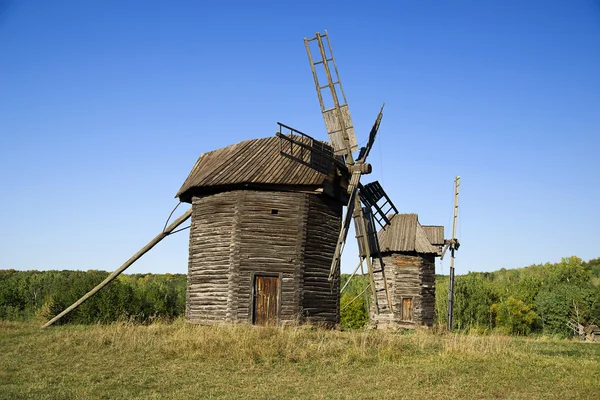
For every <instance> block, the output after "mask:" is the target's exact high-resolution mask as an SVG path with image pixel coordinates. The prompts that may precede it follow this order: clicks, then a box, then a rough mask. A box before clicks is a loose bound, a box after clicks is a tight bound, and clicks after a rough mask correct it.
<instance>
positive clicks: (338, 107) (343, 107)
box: [304, 31, 358, 156]
mask: <svg viewBox="0 0 600 400" xmlns="http://www.w3.org/2000/svg"><path fill="white" fill-rule="evenodd" d="M323 39H325V41H326V42H327V47H325V44H324V40H323ZM312 41H316V43H317V45H318V52H317V54H315V55H314V57H313V52H312V51H311V48H310V43H311V42H312ZM304 45H305V46H306V52H307V53H308V59H309V61H310V68H311V70H312V73H313V78H314V80H315V87H316V89H317V95H318V97H319V105H320V106H321V112H322V113H323V119H324V120H325V128H326V129H327V134H328V135H329V140H330V141H331V144H332V145H333V149H334V151H335V155H336V156H339V155H348V154H349V153H352V152H354V151H356V150H358V144H357V142H356V134H355V133H354V125H353V124H352V118H351V117H350V110H349V109H348V102H347V101H346V95H345V94H344V88H343V87H342V81H341V80H340V76H339V74H338V70H337V65H336V64H335V59H334V58H333V51H332V49H331V43H330V42H329V35H328V34H327V31H325V33H324V34H321V33H318V32H317V34H316V36H315V37H314V38H311V39H306V38H305V39H304ZM327 50H329V52H328V51H327ZM321 68H322V69H321ZM318 70H319V71H321V72H322V73H321V74H320V73H319V72H318ZM332 72H334V73H335V77H336V78H337V79H336V80H334V78H333V77H332ZM323 74H324V75H325V77H324V79H325V80H326V81H327V82H321V81H320V79H319V75H321V76H322V75H323ZM322 83H323V84H322ZM340 95H341V96H340Z"/></svg>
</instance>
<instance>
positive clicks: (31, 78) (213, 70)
mask: <svg viewBox="0 0 600 400" xmlns="http://www.w3.org/2000/svg"><path fill="white" fill-rule="evenodd" d="M216 3H219V4H216ZM325 29H327V30H328V32H329V34H330V37H331V44H332V47H333V50H334V54H335V58H336V61H337V65H338V69H339V73H340V77H341V80H342V83H343V85H344V89H345V92H346V97H347V99H348V104H349V107H350V110H351V114H352V118H353V121H354V125H355V128H356V132H357V136H358V141H359V142H360V143H365V142H366V140H367V136H368V132H369V129H370V127H371V125H372V124H373V122H374V120H375V117H376V115H377V112H378V111H379V108H380V107H381V104H382V103H383V102H385V104H386V107H385V111H384V118H383V121H382V124H381V127H380V130H379V135H378V137H377V141H376V143H375V146H374V148H373V150H372V152H371V155H370V157H369V158H370V159H369V161H370V163H371V164H372V165H373V173H372V174H371V175H369V176H365V177H364V179H363V182H369V181H371V180H379V181H380V182H381V183H382V184H383V186H384V188H385V190H386V191H387V193H388V194H389V195H390V196H391V198H392V199H393V201H394V203H395V205H396V207H397V208H398V209H399V211H400V212H403V213H410V212H414V213H418V214H419V221H420V222H421V223H422V224H426V225H444V226H445V227H446V233H447V234H449V233H450V231H451V221H452V211H453V207H452V206H453V184H454V183H453V180H454V177H455V176H456V175H460V176H461V192H460V211H459V223H458V235H457V236H458V238H459V240H460V242H461V247H460V250H459V251H458V252H457V253H456V271H457V274H464V273H467V272H469V271H493V270H497V269H500V268H518V267H523V266H527V265H531V264H539V263H545V262H557V261H560V259H561V258H562V257H567V256H571V255H577V256H579V257H581V258H583V259H584V260H587V259H591V258H596V257H599V256H600V246H599V243H600V228H599V227H600V212H599V211H598V204H599V198H600V163H599V161H598V155H599V150H600V2H598V1H589V0H588V1H586V0H581V1H579V0H576V1H512V0H508V1H486V2H482V1H468V2H467V1H453V2H445V1H438V2H434V1H420V2H408V1H390V2H375V1H373V2H366V1H361V2H356V3H354V2H349V1H344V2H335V1H333V2H322V3H318V2H315V3H307V2H294V3H293V4H289V3H288V2H281V1H279V2H272V3H268V2H260V1H256V2H254V1H253V2H241V3H236V2H225V1H224V2H211V3H210V5H208V4H206V3H205V2H191V1H190V2H183V1H123V0H119V1H85V2H82V1H54V2H48V1H28V0H23V1H16V0H0V221H1V224H2V227H3V229H2V232H1V233H0V236H1V239H2V240H1V241H0V243H1V245H0V269H17V270H29V269H38V270H45V269H59V270H62V269H81V270H89V269H101V270H109V271H111V270H114V269H116V268H117V267H119V266H120V265H121V264H122V263H123V262H124V261H125V260H127V259H128V258H129V257H130V256H131V255H132V254H133V253H135V252H136V251H137V250H138V249H140V248H141V247H142V246H143V245H145V244H146V243H147V242H148V241H149V240H150V239H151V238H153V237H154V236H155V235H156V234H158V233H159V232H160V231H161V230H162V228H163V225H164V223H165V220H166V219H167V216H168V215H169V213H170V212H171V210H172V209H173V207H174V206H175V205H176V204H177V202H178V201H177V199H175V198H174V196H175V193H176V192H177V191H178V189H179V188H180V186H181V184H182V183H183V181H184V180H185V178H186V177H187V175H188V173H189V171H190V170H191V168H192V167H193V165H194V163H195V162H196V160H197V158H198V156H199V155H200V154H202V153H204V152H207V151H211V150H215V149H218V148H221V147H225V146H228V145H230V144H234V143H236V142H239V141H242V140H246V139H254V138H260V137H269V136H272V135H274V133H275V132H276V130H277V124H276V122H278V121H280V122H282V123H285V124H287V125H290V126H293V127H295V128H296V129H299V130H301V131H303V132H306V133H308V134H310V135H312V136H313V137H315V138H317V139H323V140H324V139H326V138H327V134H326V131H325V125H324V122H323V119H322V116H321V113H320V109H319V103H318V100H317V96H316V92H315V88H314V83H313V79H312V75H311V71H310V66H309V63H308V59H307V55H306V51H305V48H304V44H303V41H302V39H303V38H304V37H313V36H314V35H315V33H316V32H317V31H319V32H323V31H324V30H325ZM185 209H186V207H184V206H183V205H182V206H181V207H179V209H178V213H182V212H183V211H184V210H185ZM178 213H176V215H178ZM188 232H189V231H183V232H181V233H178V234H176V235H174V236H171V237H168V238H167V239H165V240H163V241H162V242H161V243H160V244H158V245H157V246H156V247H155V248H154V249H153V250H152V251H151V252H149V253H148V254H146V255H145V256H144V257H143V258H142V259H140V260H139V261H138V262H137V263H136V264H134V265H133V266H132V267H131V268H130V269H129V270H128V271H127V272H128V273H140V272H152V273H166V272H170V273H186V272H187V246H188ZM354 242H355V241H354V238H353V234H352V232H351V234H350V235H349V239H348V243H349V244H348V245H347V246H346V249H345V252H344V255H343V259H342V271H343V272H350V271H351V270H352V269H353V268H354V266H355V265H356V263H357V260H358V255H357V253H356V245H355V243H354ZM448 265H449V260H448V259H445V260H444V261H443V262H439V261H438V262H437V264H436V270H437V272H438V273H446V274H447V273H448Z"/></svg>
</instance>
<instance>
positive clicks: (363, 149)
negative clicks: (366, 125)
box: [358, 103, 385, 162]
mask: <svg viewBox="0 0 600 400" xmlns="http://www.w3.org/2000/svg"><path fill="white" fill-rule="evenodd" d="M383 107H385V103H383V105H382V106H381V110H379V114H378V115H377V119H375V123H374V124H373V127H372V128H371V132H369V142H368V143H367V146H366V147H361V149H360V153H359V154H358V161H360V162H365V161H366V160H367V156H368V155H369V153H370V152H371V148H372V147H373V143H375V137H376V136H377V132H378V131H379V125H380V124H381V119H382V118H383Z"/></svg>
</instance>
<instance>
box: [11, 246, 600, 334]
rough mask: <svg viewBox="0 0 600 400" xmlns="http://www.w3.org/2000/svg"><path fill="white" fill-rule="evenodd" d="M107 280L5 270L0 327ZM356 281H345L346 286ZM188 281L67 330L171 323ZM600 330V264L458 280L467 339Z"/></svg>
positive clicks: (118, 304) (36, 316)
mask: <svg viewBox="0 0 600 400" xmlns="http://www.w3.org/2000/svg"><path fill="white" fill-rule="evenodd" d="M107 276H108V272H105V271H95V270H92V271H15V270H0V319H2V320H9V321H34V320H39V321H40V322H41V321H44V320H47V319H50V318H52V317H53V316H54V315H56V314H58V313H59V312H60V311H62V310H63V309H64V308H66V307H67V306H69V305H70V304H72V303H73V302H75V301H76V300H77V299H79V298H80V297H81V296H83V295H84V294H85V293H86V292H87V291H88V290H90V289H91V288H93V287H94V286H95V285H97V284H98V283H99V282H101V281H102V280H104V279H105V278H106V277H107ZM348 278H349V275H346V274H344V275H342V285H343V284H344V283H345V281H346V280H347V279H348ZM363 279H365V278H362V277H359V278H356V277H355V278H354V279H352V281H351V282H350V284H349V285H348V288H347V290H346V291H345V292H344V293H343V294H342V297H341V304H340V306H341V310H342V311H341V327H342V329H361V328H363V327H364V326H365V325H366V324H367V322H368V315H367V312H366V307H365V300H364V296H360V293H361V292H362V291H363V287H364V286H363ZM447 293H448V277H447V276H442V275H440V276H437V279H436V315H437V317H436V318H437V320H436V324H437V325H441V326H443V325H445V324H446V310H447V306H448V297H447ZM185 296H186V275H183V274H131V275H128V274H123V275H120V276H119V277H118V279H116V280H115V281H114V282H112V283H111V284H110V285H108V286H107V287H106V288H105V289H103V290H102V291H100V292H99V293H98V294H97V295H96V296H94V297H92V298H91V299H89V300H88V301H87V302H85V303H84V304H83V305H82V306H81V307H79V309H77V310H76V311H75V312H73V313H71V314H69V315H67V316H66V317H65V318H64V319H63V320H61V323H66V322H72V323H80V324H90V323H108V322H112V321H117V320H121V321H122V320H127V321H133V322H138V323H150V322H152V321H155V320H157V319H159V320H162V321H170V320H173V319H176V318H178V317H182V316H183V315H184V313H185ZM570 319H573V320H576V321H578V322H580V323H582V324H584V325H585V324H590V323H596V324H598V323H599V322H600V258H596V259H593V260H590V261H583V260H582V259H580V258H578V257H575V256H573V257H568V258H564V259H562V260H561V261H560V262H558V263H546V264H540V265H532V266H529V267H525V268H519V269H501V270H499V271H495V272H470V273H468V274H466V275H459V276H457V277H456V287H455V313H454V324H455V329H457V330H459V331H462V332H465V333H477V334H486V333H492V332H494V333H503V334H511V335H532V334H543V335H553V336H559V337H568V336H570V335H572V334H573V333H572V332H571V331H570V329H569V328H568V326H567V321H569V320H570Z"/></svg>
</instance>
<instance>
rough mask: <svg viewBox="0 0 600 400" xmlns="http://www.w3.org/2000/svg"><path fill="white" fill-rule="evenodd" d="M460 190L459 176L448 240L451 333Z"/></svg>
mask: <svg viewBox="0 0 600 400" xmlns="http://www.w3.org/2000/svg"><path fill="white" fill-rule="evenodd" d="M459 188H460V176H457V177H456V178H455V179H454V218H453V220H452V239H451V240H450V281H449V283H448V330H449V331H452V328H453V327H452V325H453V315H454V251H455V250H456V249H457V248H458V247H457V246H456V245H457V243H458V240H457V239H456V223H457V220H458V192H459Z"/></svg>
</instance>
